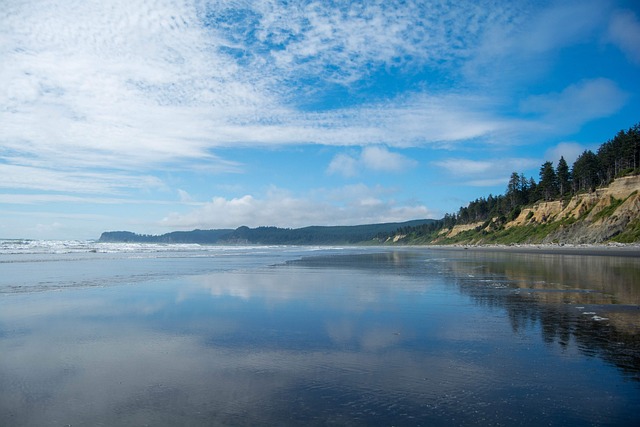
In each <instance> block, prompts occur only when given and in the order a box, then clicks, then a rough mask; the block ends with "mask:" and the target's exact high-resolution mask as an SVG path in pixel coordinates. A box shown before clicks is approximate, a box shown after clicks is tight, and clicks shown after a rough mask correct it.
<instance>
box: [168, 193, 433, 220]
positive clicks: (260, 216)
mask: <svg viewBox="0 0 640 427" xmlns="http://www.w3.org/2000/svg"><path fill="white" fill-rule="evenodd" d="M386 192H387V190H384V189H380V188H378V189H375V188H369V187H366V186H364V185H356V186H349V187H345V188H343V189H340V190H336V191H325V190H323V191H315V192H312V194H311V196H312V197H311V196H307V197H295V196H293V195H292V194H290V193H289V192H287V191H283V190H280V189H271V190H270V191H269V193H268V194H267V196H266V197H264V198H258V197H254V196H252V195H245V196H242V197H238V198H231V199H227V198H223V197H215V198H214V199H213V200H212V201H211V202H208V203H206V204H204V205H203V206H200V207H198V208H197V209H194V210H192V211H190V212H188V213H185V214H181V213H172V214H170V215H168V216H167V217H165V218H164V219H162V221H161V222H160V225H161V226H163V227H168V228H180V229H194V228H236V227H239V226H241V225H246V226H249V227H258V226H264V225H274V226H279V227H295V228H297V227H305V226H310V225H356V224H368V223H381V222H401V221H407V220H411V219H416V218H431V217H433V216H434V212H433V211H431V210H430V209H428V208H427V207H425V206H422V205H415V204H400V203H397V202H396V201H394V200H393V199H391V198H387V197H386V196H385V194H384V193H386Z"/></svg>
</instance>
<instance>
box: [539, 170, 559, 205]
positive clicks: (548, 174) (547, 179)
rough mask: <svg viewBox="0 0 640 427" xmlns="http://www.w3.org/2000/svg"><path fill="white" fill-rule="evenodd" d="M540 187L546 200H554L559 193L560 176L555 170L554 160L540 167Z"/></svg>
mask: <svg viewBox="0 0 640 427" xmlns="http://www.w3.org/2000/svg"><path fill="white" fill-rule="evenodd" d="M538 188H540V191H541V192H542V196H543V197H544V199H545V200H553V199H554V198H555V197H556V196H557V194H558V177H557V176H556V172H555V170H553V163H552V162H544V163H543V164H542V166H541V167H540V182H539V183H538Z"/></svg>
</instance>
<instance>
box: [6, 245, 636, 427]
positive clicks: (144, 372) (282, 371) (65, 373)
mask: <svg viewBox="0 0 640 427" xmlns="http://www.w3.org/2000/svg"><path fill="white" fill-rule="evenodd" d="M36 258H37V259H36ZM0 268H1V269H3V271H4V274H3V276H2V278H0V425H15V426H45V425H52V426H53V425H60V426H64V425H74V426H75V425H425V426H427V425H428V426H431V425H638V422H640V415H639V413H638V411H637V408H639V407H640V405H639V404H640V339H639V337H640V334H639V332H640V308H639V307H640V261H639V260H638V258H634V257H602V256H588V257H586V256H581V255H572V254H565V255H558V254H531V253H519V254H518V253H513V252H488V251H464V250H463V251H439V250H435V251H434V250H431V249H410V248H407V249H399V250H398V249H396V250H394V249H388V248H349V249H343V250H341V249H331V250H329V249H327V250H321V249H318V250H314V251H309V250H308V249H297V248H287V249H283V248H260V249H258V248H253V249H252V248H248V249H246V250H245V251H237V252H231V253H229V252H225V253H218V252H216V251H215V250H213V251H209V252H198V251H194V252H184V251H183V252H179V253H172V252H163V253H161V254H153V253H152V254H149V253H147V254H136V253H133V254H131V253H128V254H120V253H115V254H114V253H109V254H101V253H92V254H80V255H78V254H67V255H64V254H62V255H60V254H58V255H56V256H51V257H47V255H40V256H38V257H34V256H32V255H31V256H29V255H24V256H21V257H18V256H12V257H10V256H6V255H5V256H2V257H1V258H0Z"/></svg>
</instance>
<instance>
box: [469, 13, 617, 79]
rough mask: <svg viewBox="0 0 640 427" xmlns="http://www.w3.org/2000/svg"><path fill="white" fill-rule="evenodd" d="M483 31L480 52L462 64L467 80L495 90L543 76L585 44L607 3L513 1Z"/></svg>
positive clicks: (600, 23) (599, 23)
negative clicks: (564, 52)
mask: <svg viewBox="0 0 640 427" xmlns="http://www.w3.org/2000/svg"><path fill="white" fill-rule="evenodd" d="M501 6H502V7H499V8H498V9H497V11H496V14H497V15H498V16H499V17H500V18H499V19H498V20H497V21H495V22H494V25H491V26H487V27H485V31H484V32H483V33H482V37H481V40H480V42H479V44H478V47H477V49H475V50H474V51H473V55H472V57H471V59H470V60H469V61H468V62H466V63H465V64H464V65H463V70H464V72H465V75H466V76H467V77H469V78H471V79H472V80H473V81H476V82H479V83H480V82H484V84H487V82H490V84H492V85H497V87H504V86H505V85H510V84H519V83H520V82H521V81H522V80H523V79H524V80H527V79H529V78H530V77H532V76H541V75H544V73H546V72H547V71H548V70H549V67H550V65H551V62H552V59H553V58H554V55H555V54H557V53H558V52H559V51H560V50H561V49H563V48H565V47H567V46H571V45H573V44H576V43H582V42H583V41H584V40H585V39H588V37H589V36H591V35H593V34H594V33H595V32H596V31H598V30H599V29H600V27H602V26H603V25H604V24H605V19H606V16H607V14H608V13H607V12H608V10H607V9H608V6H607V4H606V2H602V1H597V0H586V1H583V0H577V1H576V0H570V1H552V2H550V3H549V4H548V5H545V6H546V7H542V8H539V7H536V6H537V4H536V3H535V2H510V4H509V5H506V4H503V5H501Z"/></svg>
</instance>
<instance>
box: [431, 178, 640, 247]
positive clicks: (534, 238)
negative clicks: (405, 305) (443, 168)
mask: <svg viewBox="0 0 640 427" xmlns="http://www.w3.org/2000/svg"><path fill="white" fill-rule="evenodd" d="M482 226H483V224H482V223H477V224H463V225H458V226H455V227H453V228H452V229H447V230H443V232H441V234H440V237H441V238H454V237H456V236H458V235H460V234H461V233H463V232H465V231H468V230H473V229H475V230H477V231H481V227H482ZM524 227H528V228H529V229H531V230H534V229H537V230H538V232H537V233H531V235H527V236H526V237H524V238H523V241H521V243H575V244H582V243H603V242H607V241H610V240H611V239H613V238H618V239H621V240H624V241H636V240H637V239H638V237H637V236H640V176H628V177H624V178H619V179H617V180H615V181H614V182H613V183H612V184H611V185H609V186H608V187H606V188H601V189H597V190H596V191H594V192H592V193H585V194H579V195H577V196H574V197H573V198H571V199H570V200H568V201H551V202H539V203H537V204H535V205H534V206H531V207H528V208H524V209H522V211H521V212H520V214H519V215H518V217H517V218H515V219H514V220H513V221H510V222H507V223H506V224H504V229H503V230H512V231H514V232H515V231H517V229H518V228H519V229H523V228H524ZM484 231H485V235H486V234H487V233H492V232H495V228H492V227H491V226H487V227H486V228H485V229H484ZM541 233H542V234H541ZM616 236H618V237H616ZM471 239H472V241H470V242H468V243H483V240H485V239H484V238H483V237H481V236H477V235H476V236H473V237H471Z"/></svg>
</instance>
